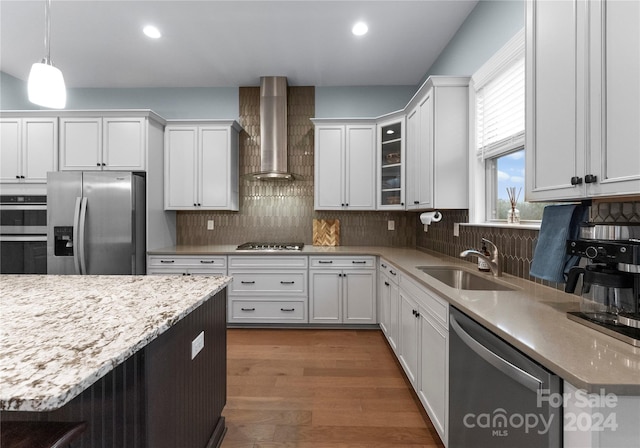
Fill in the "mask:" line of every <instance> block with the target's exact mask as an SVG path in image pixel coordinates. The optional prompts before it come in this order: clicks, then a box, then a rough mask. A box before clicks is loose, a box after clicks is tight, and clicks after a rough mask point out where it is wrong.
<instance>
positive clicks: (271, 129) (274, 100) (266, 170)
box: [247, 76, 295, 181]
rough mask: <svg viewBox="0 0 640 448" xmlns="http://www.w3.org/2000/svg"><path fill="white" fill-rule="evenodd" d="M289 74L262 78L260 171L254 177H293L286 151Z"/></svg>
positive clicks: (286, 178) (261, 178) (289, 178)
mask: <svg viewBox="0 0 640 448" xmlns="http://www.w3.org/2000/svg"><path fill="white" fill-rule="evenodd" d="M287 87H288V85H287V78H286V77H284V76H263V77H262V78H260V171H259V172H257V173H251V174H248V175H247V177H248V178H250V179H254V180H265V181H266V180H293V179H295V176H294V175H293V174H291V173H290V172H289V165H288V152H287V145H288V142H287Z"/></svg>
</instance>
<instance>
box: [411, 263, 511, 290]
mask: <svg viewBox="0 0 640 448" xmlns="http://www.w3.org/2000/svg"><path fill="white" fill-rule="evenodd" d="M416 268H417V269H419V270H421V271H422V272H424V273H425V274H427V275H430V276H431V277H433V278H435V279H436V280H439V281H441V282H442V283H444V284H445V285H448V286H451V287H452V288H456V289H466V290H472V291H514V290H515V288H512V287H510V286H507V285H504V284H502V283H498V282H496V281H493V280H491V279H490V278H487V277H483V276H480V275H477V274H474V273H472V272H469V271H465V270H464V269H460V268H456V267H452V266H416Z"/></svg>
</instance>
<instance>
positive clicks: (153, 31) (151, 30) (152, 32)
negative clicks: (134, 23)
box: [142, 25, 162, 39]
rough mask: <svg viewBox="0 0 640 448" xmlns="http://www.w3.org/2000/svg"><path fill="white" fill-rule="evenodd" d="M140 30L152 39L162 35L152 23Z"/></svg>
mask: <svg viewBox="0 0 640 448" xmlns="http://www.w3.org/2000/svg"><path fill="white" fill-rule="evenodd" d="M142 32H143V33H144V34H145V35H146V36H147V37H150V38H152V39H159V38H160V37H162V34H160V30H159V29H158V28H156V27H155V26H153V25H147V26H145V27H144V28H143V29H142Z"/></svg>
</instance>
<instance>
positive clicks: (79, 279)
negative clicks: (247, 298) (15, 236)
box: [0, 275, 230, 448]
mask: <svg viewBox="0 0 640 448" xmlns="http://www.w3.org/2000/svg"><path fill="white" fill-rule="evenodd" d="M229 281H230V279H229V278H228V277H175V276H171V277H163V276H153V277H149V276H44V275H43V276H35V275H34V276H30V275H27V276H11V275H4V276H0V384H2V388H1V390H0V411H1V412H2V413H1V416H0V418H1V419H2V420H70V421H76V420H85V421H87V422H88V423H89V428H88V430H87V431H86V432H85V434H84V435H83V438H82V440H81V442H80V443H81V446H114V447H118V446H132V447H154V448H159V447H178V446H193V447H198V446H201V447H205V446H207V444H208V443H211V442H212V441H213V443H214V445H215V440H219V439H221V438H222V436H223V434H224V419H223V418H222V417H221V415H220V414H221V411H222V408H223V407H224V404H225V401H226V325H225V318H226V286H227V285H228V283H229Z"/></svg>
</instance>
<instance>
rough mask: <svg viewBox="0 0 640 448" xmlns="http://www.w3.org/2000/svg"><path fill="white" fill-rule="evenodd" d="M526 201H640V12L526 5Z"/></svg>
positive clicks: (627, 7)
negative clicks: (635, 198)
mask: <svg viewBox="0 0 640 448" xmlns="http://www.w3.org/2000/svg"><path fill="white" fill-rule="evenodd" d="M526 13H527V17H526V35H527V48H526V51H527V56H526V64H527V69H526V77H527V79H526V86H527V101H526V103H527V111H526V114H527V124H526V125H527V133H526V151H525V153H526V179H527V185H526V200H528V201H554V200H577V199H584V198H590V197H602V196H616V195H635V194H639V193H640V150H638V148H639V147H640V83H639V82H638V79H640V62H639V61H640V31H639V30H640V4H639V3H638V2H627V1H599V0H595V1H589V2H585V1H580V0H573V1H537V0H531V1H528V2H527V5H526Z"/></svg>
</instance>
